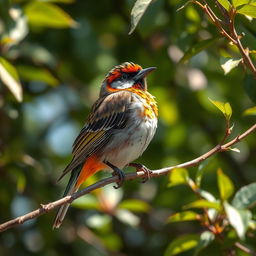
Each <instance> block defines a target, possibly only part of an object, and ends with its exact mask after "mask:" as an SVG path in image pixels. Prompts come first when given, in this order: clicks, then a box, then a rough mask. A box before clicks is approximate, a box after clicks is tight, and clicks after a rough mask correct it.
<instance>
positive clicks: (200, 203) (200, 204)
mask: <svg viewBox="0 0 256 256" xmlns="http://www.w3.org/2000/svg"><path fill="white" fill-rule="evenodd" d="M183 208H184V209H189V208H199V209H202V208H210V209H211V208H213V209H216V210H217V211H219V210H220V209H221V205H220V202H217V201H216V202H210V201H208V200H204V199H200V200H197V201H194V202H192V203H190V204H187V205H184V207H183Z"/></svg>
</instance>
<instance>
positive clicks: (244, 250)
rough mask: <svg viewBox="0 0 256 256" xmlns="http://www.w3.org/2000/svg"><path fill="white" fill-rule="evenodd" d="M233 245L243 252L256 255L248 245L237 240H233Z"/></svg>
mask: <svg viewBox="0 0 256 256" xmlns="http://www.w3.org/2000/svg"><path fill="white" fill-rule="evenodd" d="M235 247H237V248H239V249H240V250H241V251H243V252H245V253H248V254H249V255H252V256H256V253H255V252H253V251H252V250H251V249H249V248H248V247H246V246H244V245H243V244H241V243H239V242H235Z"/></svg>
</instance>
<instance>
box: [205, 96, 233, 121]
mask: <svg viewBox="0 0 256 256" xmlns="http://www.w3.org/2000/svg"><path fill="white" fill-rule="evenodd" d="M209 100H210V102H211V103H212V104H213V105H215V106H216V107H217V108H218V109H219V110H220V111H221V112H222V113H223V115H224V116H225V118H226V119H227V120H230V117H231V116H232V108H231V106H230V104H229V103H228V102H221V101H217V100H211V99H210V98H209Z"/></svg>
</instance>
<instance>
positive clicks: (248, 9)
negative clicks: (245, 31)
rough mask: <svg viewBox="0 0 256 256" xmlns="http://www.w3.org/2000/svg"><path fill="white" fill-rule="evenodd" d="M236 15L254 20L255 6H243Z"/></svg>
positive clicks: (255, 14) (255, 15) (255, 16)
mask: <svg viewBox="0 0 256 256" xmlns="http://www.w3.org/2000/svg"><path fill="white" fill-rule="evenodd" d="M237 12H238V13H240V14H243V15H246V16H250V17H252V18H256V6H255V5H252V4H247V5H243V6H242V7H241V8H240V9H238V10H237Z"/></svg>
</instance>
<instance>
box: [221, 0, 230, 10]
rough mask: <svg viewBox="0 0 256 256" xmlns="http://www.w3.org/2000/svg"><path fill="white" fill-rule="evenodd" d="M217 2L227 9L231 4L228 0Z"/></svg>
mask: <svg viewBox="0 0 256 256" xmlns="http://www.w3.org/2000/svg"><path fill="white" fill-rule="evenodd" d="M218 2H219V3H220V4H221V5H222V6H223V7H224V8H225V9H226V10H227V11H229V9H230V7H231V4H230V2H229V1H228V0H218Z"/></svg>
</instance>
